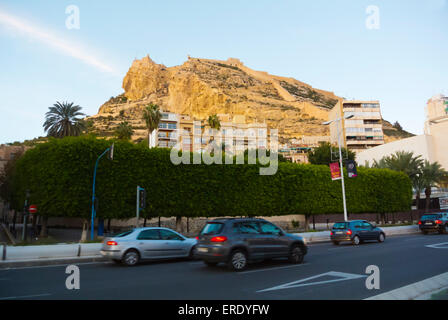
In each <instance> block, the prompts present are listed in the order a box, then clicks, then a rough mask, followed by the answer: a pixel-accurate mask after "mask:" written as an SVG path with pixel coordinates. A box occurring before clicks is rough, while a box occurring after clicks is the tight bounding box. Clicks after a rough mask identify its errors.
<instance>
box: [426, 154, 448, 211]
mask: <svg viewBox="0 0 448 320" xmlns="http://www.w3.org/2000/svg"><path fill="white" fill-rule="evenodd" d="M421 173H422V185H423V187H424V188H425V195H426V210H428V209H429V207H430V204H431V188H432V187H437V186H438V185H439V183H440V182H442V180H443V179H445V178H446V177H447V176H448V172H447V171H445V170H444V169H443V168H442V166H441V165H440V164H439V163H438V162H433V163H430V162H429V161H428V160H425V162H424V164H423V166H422V168H421Z"/></svg>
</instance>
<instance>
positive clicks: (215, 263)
mask: <svg viewBox="0 0 448 320" xmlns="http://www.w3.org/2000/svg"><path fill="white" fill-rule="evenodd" d="M204 263H205V264H206V266H207V267H216V265H217V264H218V262H210V261H204Z"/></svg>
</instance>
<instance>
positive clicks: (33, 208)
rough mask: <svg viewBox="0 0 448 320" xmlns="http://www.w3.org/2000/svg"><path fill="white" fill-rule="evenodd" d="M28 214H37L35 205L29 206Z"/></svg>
mask: <svg viewBox="0 0 448 320" xmlns="http://www.w3.org/2000/svg"><path fill="white" fill-rule="evenodd" d="M28 212H29V213H37V206H36V205H35V204H32V205H30V207H29V209H28Z"/></svg>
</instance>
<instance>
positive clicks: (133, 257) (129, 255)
mask: <svg viewBox="0 0 448 320" xmlns="http://www.w3.org/2000/svg"><path fill="white" fill-rule="evenodd" d="M139 260H140V255H139V254H138V252H137V251H135V250H133V249H131V250H128V251H126V253H125V254H124V255H123V259H122V260H121V261H122V262H123V263H124V264H125V265H127V266H128V267H132V266H135V265H136V264H137V263H138V261H139Z"/></svg>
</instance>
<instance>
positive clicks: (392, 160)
mask: <svg viewBox="0 0 448 320" xmlns="http://www.w3.org/2000/svg"><path fill="white" fill-rule="evenodd" d="M383 159H384V162H383V165H385V166H386V168H389V169H392V170H395V171H401V172H404V173H405V174H406V175H407V176H409V178H411V180H412V179H413V178H414V177H415V176H416V175H417V174H418V173H419V172H420V167H421V166H422V165H423V159H421V156H417V157H415V156H414V153H413V152H406V151H397V152H395V153H394V154H392V155H391V156H389V157H385V158H383ZM383 159H382V160H383ZM380 163H381V160H380Z"/></svg>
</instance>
